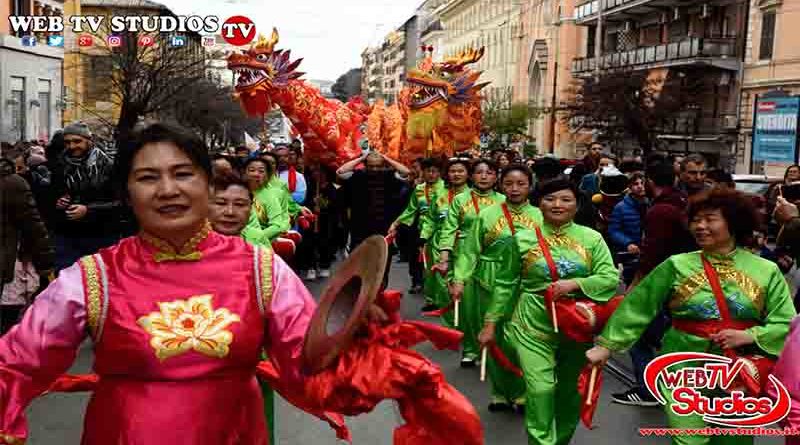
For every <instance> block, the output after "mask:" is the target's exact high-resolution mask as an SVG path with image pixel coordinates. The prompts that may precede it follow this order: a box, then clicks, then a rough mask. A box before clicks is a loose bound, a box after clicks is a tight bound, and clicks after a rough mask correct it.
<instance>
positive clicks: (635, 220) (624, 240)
mask: <svg viewBox="0 0 800 445" xmlns="http://www.w3.org/2000/svg"><path fill="white" fill-rule="evenodd" d="M645 212H647V192H646V187H645V178H644V175H643V174H641V173H634V174H633V175H631V177H630V179H629V181H628V194H627V195H625V198H623V199H622V201H620V202H619V203H618V204H617V205H616V206H615V207H614V211H612V212H611V218H610V219H609V224H608V236H609V238H610V239H611V248H612V250H613V252H615V253H616V254H617V261H618V262H622V263H623V265H624V270H623V279H624V280H625V283H626V284H628V283H629V282H630V281H631V279H632V278H633V274H634V273H635V272H636V258H638V256H639V248H640V244H641V242H642V220H643V219H644V215H645Z"/></svg>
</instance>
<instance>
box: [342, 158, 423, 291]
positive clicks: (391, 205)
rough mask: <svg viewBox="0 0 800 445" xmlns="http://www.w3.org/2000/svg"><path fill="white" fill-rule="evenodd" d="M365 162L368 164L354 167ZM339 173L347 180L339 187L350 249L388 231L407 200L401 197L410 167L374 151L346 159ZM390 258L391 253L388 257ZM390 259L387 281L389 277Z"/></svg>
mask: <svg viewBox="0 0 800 445" xmlns="http://www.w3.org/2000/svg"><path fill="white" fill-rule="evenodd" d="M361 163H364V164H365V166H366V168H365V169H363V170H358V171H354V169H355V167H356V166H358V165H359V164H361ZM336 174H337V175H338V176H339V178H341V179H342V180H343V181H344V185H343V186H342V188H341V189H340V190H339V191H340V192H341V193H342V201H341V202H342V205H344V207H345V209H346V210H348V211H349V215H350V218H349V228H350V250H351V251H352V250H353V249H355V247H356V246H358V245H359V244H360V243H361V242H362V241H364V240H365V239H366V238H367V237H369V236H371V235H376V234H378V235H386V234H387V231H388V229H389V226H390V225H391V224H392V222H393V221H394V220H395V219H396V218H397V217H398V216H399V215H400V212H401V211H402V210H403V206H404V204H405V202H403V201H402V200H401V199H400V198H401V194H402V190H403V187H405V178H406V177H407V176H408V168H406V166H404V165H403V164H401V163H399V162H397V161H395V160H393V159H391V158H389V157H387V156H385V155H382V154H380V153H378V152H375V151H370V152H368V153H367V154H366V155H363V156H361V157H359V158H356V159H354V160H352V161H349V162H346V163H345V164H344V165H342V166H341V167H340V168H339V170H337V171H336ZM387 261H391V256H389V257H388V258H387ZM388 264H391V263H387V268H386V273H385V274H384V280H383V283H384V285H385V284H386V282H387V280H388V273H389V269H390V268H389V267H388Z"/></svg>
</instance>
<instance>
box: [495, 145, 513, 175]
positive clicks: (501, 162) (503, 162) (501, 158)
mask: <svg viewBox="0 0 800 445" xmlns="http://www.w3.org/2000/svg"><path fill="white" fill-rule="evenodd" d="M495 162H496V163H497V168H499V169H500V170H501V171H502V170H503V169H504V168H506V167H508V166H509V165H511V157H510V156H509V155H508V153H507V152H505V151H504V150H501V151H500V152H499V153H498V154H497V159H496V160H495Z"/></svg>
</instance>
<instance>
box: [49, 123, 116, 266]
mask: <svg viewBox="0 0 800 445" xmlns="http://www.w3.org/2000/svg"><path fill="white" fill-rule="evenodd" d="M62 133H63V137H64V152H63V153H61V154H60V155H59V156H58V159H57V160H56V165H57V166H56V168H55V171H54V174H53V187H54V190H53V192H54V193H55V195H54V196H56V197H57V200H56V204H55V211H54V212H53V226H52V230H53V232H54V238H55V247H56V269H58V270H61V269H64V268H65V267H68V266H70V265H71V264H72V263H74V262H75V261H76V260H77V259H78V258H80V257H82V256H85V255H89V254H92V253H94V252H96V251H97V250H99V249H100V248H102V247H106V246H110V245H112V244H114V243H115V242H116V241H117V240H118V239H119V237H120V236H119V224H118V221H117V219H118V214H117V210H118V208H119V202H117V201H115V199H114V191H113V187H112V185H111V170H112V168H113V165H114V161H113V159H112V158H111V157H110V156H109V155H108V154H106V153H105V152H103V151H102V150H100V149H99V148H97V147H96V146H95V144H94V142H93V139H92V132H91V131H90V130H89V126H88V125H86V124H85V123H83V122H75V123H72V124H70V125H67V126H66V127H65V128H64V130H63V132H62Z"/></svg>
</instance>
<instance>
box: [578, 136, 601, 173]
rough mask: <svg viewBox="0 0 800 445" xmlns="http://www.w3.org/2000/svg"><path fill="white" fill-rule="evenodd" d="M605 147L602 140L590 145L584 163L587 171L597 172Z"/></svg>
mask: <svg viewBox="0 0 800 445" xmlns="http://www.w3.org/2000/svg"><path fill="white" fill-rule="evenodd" d="M604 149H605V147H604V146H603V144H601V143H600V142H592V143H591V145H589V151H588V152H587V153H586V156H584V157H583V161H582V164H583V166H584V167H585V168H586V171H587V172H595V171H597V169H598V168H600V156H601V154H602V153H603V151H605V150H604Z"/></svg>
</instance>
